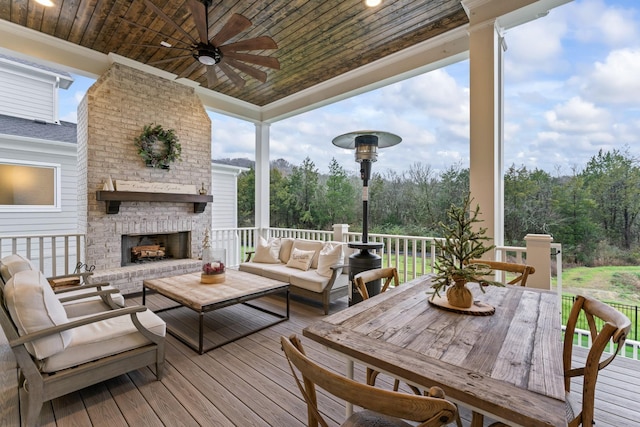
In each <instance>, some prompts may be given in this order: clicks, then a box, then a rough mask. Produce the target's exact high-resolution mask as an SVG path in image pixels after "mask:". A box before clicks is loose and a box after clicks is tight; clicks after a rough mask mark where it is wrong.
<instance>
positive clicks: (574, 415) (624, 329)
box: [563, 295, 631, 427]
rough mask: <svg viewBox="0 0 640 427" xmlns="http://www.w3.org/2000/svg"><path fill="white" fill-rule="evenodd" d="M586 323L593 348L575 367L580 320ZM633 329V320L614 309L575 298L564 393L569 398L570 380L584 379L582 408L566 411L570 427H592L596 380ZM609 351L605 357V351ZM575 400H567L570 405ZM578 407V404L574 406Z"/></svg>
mask: <svg viewBox="0 0 640 427" xmlns="http://www.w3.org/2000/svg"><path fill="white" fill-rule="evenodd" d="M579 320H583V321H584V320H586V322H587V325H588V328H589V334H590V336H591V342H592V344H591V348H590V349H589V354H588V355H587V359H586V361H585V364H584V366H580V367H572V365H571V363H572V360H571V359H572V352H573V339H574V332H575V330H576V327H578V328H579V326H577V325H579V324H578V321H579ZM630 329H631V321H630V320H629V318H628V317H627V316H625V315H624V314H622V313H621V312H619V311H618V310H616V309H614V308H613V307H611V306H609V305H607V304H605V303H602V302H600V301H598V300H595V299H593V298H590V297H586V296H580V295H578V296H577V297H576V301H575V303H574V304H573V307H572V308H571V313H569V318H568V319H567V327H566V330H565V335H564V348H563V366H564V378H565V380H564V381H565V384H564V385H565V391H566V392H567V395H568V397H569V392H570V390H571V378H573V377H579V376H582V377H583V389H582V407H581V408H580V407H577V408H574V407H571V408H570V409H571V411H569V408H567V409H568V411H567V422H568V423H569V426H570V427H571V426H579V425H584V426H586V427H591V424H592V423H593V408H594V402H595V389H596V381H597V379H598V372H599V371H600V369H603V368H604V367H606V366H607V365H608V364H609V363H611V361H612V360H613V359H614V358H615V357H616V355H617V354H618V351H620V350H621V349H623V351H624V342H625V339H626V337H627V334H628V333H629V330H630ZM607 346H611V347H610V351H609V352H608V353H607V354H608V355H605V356H604V357H603V353H604V350H605V349H606V348H607ZM571 400H572V399H568V402H571ZM574 406H577V405H574Z"/></svg>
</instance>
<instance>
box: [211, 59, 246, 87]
mask: <svg viewBox="0 0 640 427" xmlns="http://www.w3.org/2000/svg"><path fill="white" fill-rule="evenodd" d="M218 67H220V69H221V70H222V72H223V73H225V74H226V75H227V77H229V80H231V81H232V82H233V84H234V85H236V87H237V88H238V89H242V88H243V87H244V83H245V81H244V79H243V78H242V76H240V74H238V73H237V72H236V71H235V70H234V69H233V68H231V67H230V66H228V65H227V64H225V63H224V62H219V63H218Z"/></svg>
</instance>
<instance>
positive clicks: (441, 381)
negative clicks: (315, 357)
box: [303, 275, 566, 427]
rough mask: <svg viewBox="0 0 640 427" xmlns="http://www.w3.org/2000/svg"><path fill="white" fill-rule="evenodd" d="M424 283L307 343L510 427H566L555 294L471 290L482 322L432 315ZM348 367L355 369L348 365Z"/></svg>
mask: <svg viewBox="0 0 640 427" xmlns="http://www.w3.org/2000/svg"><path fill="white" fill-rule="evenodd" d="M432 280H433V276H432V275H425V276H421V277H419V278H417V279H414V280H412V281H410V282H407V283H404V284H402V285H400V286H398V287H396V288H394V289H390V290H388V291H387V292H384V293H382V294H379V295H376V296H374V297H372V298H370V299H368V300H365V301H363V302H360V303H358V304H356V305H353V306H351V307H349V308H347V309H345V310H343V311H341V312H338V313H335V314H333V315H331V316H327V317H325V318H323V319H322V320H320V321H318V322H315V323H313V324H311V325H309V326H308V327H307V328H305V329H304V331H303V335H304V336H305V337H307V338H309V339H312V340H314V341H317V342H319V343H321V344H323V345H325V346H326V347H327V348H329V349H332V350H335V351H336V352H338V353H341V354H342V355H344V356H346V357H347V359H348V360H350V361H356V362H357V363H362V364H364V365H367V366H370V367H373V368H375V369H376V370H379V371H381V372H386V373H388V374H390V375H392V376H394V377H397V378H400V379H402V380H403V381H406V382H407V383H409V384H413V385H416V386H418V387H420V388H429V387H431V386H439V387H441V388H442V389H443V390H444V391H445V393H446V395H447V398H449V399H451V400H452V401H454V402H456V403H458V404H460V405H463V406H466V407H468V408H470V409H472V410H473V411H476V412H478V413H481V414H484V415H488V416H490V417H491V418H493V419H496V420H500V421H502V422H505V423H507V424H509V425H516V426H553V427H559V426H566V420H565V402H564V396H565V392H564V376H563V368H562V340H561V322H560V307H559V306H558V298H557V295H556V294H555V293H554V292H551V291H544V290H538V289H532V288H524V287H516V286H510V285H509V286H505V287H496V286H491V287H488V288H485V289H484V291H485V292H482V291H481V290H480V289H479V287H478V285H477V284H469V285H468V286H469V287H470V288H471V289H472V291H474V299H475V300H476V301H477V302H480V303H484V304H489V305H491V306H493V307H495V313H494V314H492V315H488V316H476V315H469V314H460V313H456V312H451V311H448V310H444V309H442V308H440V307H436V306H433V305H432V304H430V303H429V301H428V299H429V298H430V297H431V295H432V289H431V283H432ZM351 366H352V365H351Z"/></svg>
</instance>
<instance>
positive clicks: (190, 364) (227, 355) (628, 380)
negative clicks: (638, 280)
mask: <svg viewBox="0 0 640 427" xmlns="http://www.w3.org/2000/svg"><path fill="white" fill-rule="evenodd" d="M158 298H159V297H157V296H154V297H153V298H152V299H150V301H149V305H151V304H154V307H155V308H157V307H159V305H158V304H162V302H161V301H160V300H159V299H158ZM129 302H130V303H132V304H133V303H137V302H139V299H132V300H130V301H129ZM260 303H262V304H265V305H267V306H269V307H270V308H280V309H282V307H283V306H284V300H283V299H282V298H278V297H272V298H265V299H263V300H261V301H260ZM346 305H347V303H346V299H345V300H343V301H340V302H338V303H337V304H335V305H334V306H333V307H332V312H334V311H336V310H339V309H341V308H344V307H346ZM162 316H163V317H165V318H166V319H167V320H168V321H169V322H170V323H171V324H181V327H183V328H187V329H189V328H193V327H194V324H195V321H196V316H195V315H194V313H192V312H188V311H186V310H182V309H180V310H174V311H170V312H166V313H164V314H163V315H162ZM210 316H211V318H210V319H209V320H208V322H209V324H210V325H211V326H212V327H214V328H216V329H215V332H210V333H208V334H207V339H209V340H216V339H220V338H221V337H225V336H228V335H229V334H237V333H238V332H243V331H245V330H246V328H247V327H255V326H257V325H259V324H260V322H264V321H266V320H271V319H269V318H265V316H266V315H265V314H262V313H261V312H257V311H256V310H252V309H249V308H247V307H244V306H235V307H230V308H226V309H223V310H221V311H220V312H216V313H211V314H210ZM320 316H321V310H320V308H319V307H318V306H312V305H307V304H303V303H301V302H299V301H296V300H293V301H292V304H291V319H290V320H289V321H286V322H283V323H280V324H278V325H275V326H272V327H270V328H267V329H264V330H262V331H260V332H257V333H255V334H251V335H249V336H247V337H245V338H242V339H240V340H238V341H236V342H233V343H230V344H227V345H225V346H223V347H220V348H218V349H215V350H213V351H211V352H209V353H206V354H204V355H202V356H200V355H198V354H196V353H195V352H194V351H192V350H191V349H189V348H187V347H186V346H185V345H184V344H182V343H181V342H180V341H178V340H177V339H175V338H174V337H172V336H170V335H168V337H167V344H168V345H167V354H166V361H167V366H166V374H165V377H164V378H163V380H162V381H160V382H159V381H155V377H154V375H153V372H152V371H151V369H149V368H146V369H141V370H138V371H134V372H131V373H129V374H128V375H121V376H119V377H116V378H114V379H112V380H109V381H106V382H104V383H101V384H98V385H95V386H92V387H88V388H86V389H83V390H81V391H79V392H76V393H72V394H70V395H67V396H64V397H61V398H58V399H55V400H53V401H52V402H48V403H46V404H45V405H44V407H43V410H42V412H41V416H40V422H41V425H42V426H52V427H53V426H56V427H62V426H108V427H118V426H135V427H138V426H198V425H200V426H278V427H288V426H303V425H305V422H306V409H305V405H304V402H303V401H302V400H301V398H300V397H299V393H298V391H297V388H296V385H295V383H294V381H293V378H292V376H291V373H290V371H289V367H288V365H287V363H286V360H285V358H284V356H283V354H282V352H281V350H280V344H279V337H280V336H281V335H290V334H294V333H295V334H299V335H301V331H302V329H303V328H304V327H305V326H306V325H308V324H309V323H310V322H313V321H314V320H316V319H319V318H320ZM303 342H304V344H305V346H306V349H307V351H308V353H309V354H310V356H311V357H313V358H314V359H316V360H319V361H321V363H322V364H324V365H326V366H327V367H329V368H330V369H333V370H335V371H337V372H339V373H344V372H345V362H344V360H342V359H341V358H340V357H339V356H338V355H336V354H334V353H330V352H328V351H327V350H326V349H324V348H323V347H321V346H319V345H317V344H315V343H313V342H311V341H309V340H306V339H304V338H303ZM578 353H579V354H578V355H577V356H576V357H583V355H584V352H583V351H581V350H579V351H578ZM14 366H15V362H14V361H13V360H12V354H11V351H10V350H9V349H8V347H7V344H6V339H5V337H4V336H0V426H16V425H18V418H17V417H18V415H17V413H18V403H17V397H16V372H15V367H14ZM355 375H356V379H358V380H360V381H362V380H363V378H364V368H362V367H361V366H358V365H357V364H356V372H355ZM381 377H382V376H381ZM381 379H382V380H383V382H382V383H381V385H382V386H385V387H389V388H390V387H391V381H390V380H389V379H387V378H381ZM638 396H640V362H634V361H630V360H624V359H621V358H617V359H616V362H615V363H614V364H613V365H612V366H609V367H608V368H607V369H606V370H605V371H604V373H603V374H602V375H601V378H600V379H599V382H598V392H597V394H596V399H597V403H596V419H597V426H598V427H609V426H610V427H614V426H615V427H624V426H638V421H637V420H639V419H640V404H639V401H638ZM319 399H320V404H321V405H322V408H323V412H324V414H326V415H327V417H328V418H329V420H330V421H332V422H335V424H336V425H337V424H339V423H340V422H341V421H342V420H343V419H344V405H343V403H342V402H340V401H338V400H336V399H334V398H332V397H330V396H327V395H324V394H322V393H321V394H320V396H319ZM461 415H462V418H463V422H464V423H465V424H468V422H469V419H470V414H469V411H468V410H465V409H464V408H461ZM487 423H488V420H487Z"/></svg>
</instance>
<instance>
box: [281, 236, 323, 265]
mask: <svg viewBox="0 0 640 427" xmlns="http://www.w3.org/2000/svg"><path fill="white" fill-rule="evenodd" d="M323 246H324V242H321V241H318V240H304V239H296V240H294V241H293V246H292V247H291V253H292V254H293V251H294V249H300V250H303V251H314V252H315V255H314V257H313V259H312V260H311V268H318V255H319V254H320V251H321V250H322V247H323ZM289 258H291V257H289ZM287 262H288V260H287Z"/></svg>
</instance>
